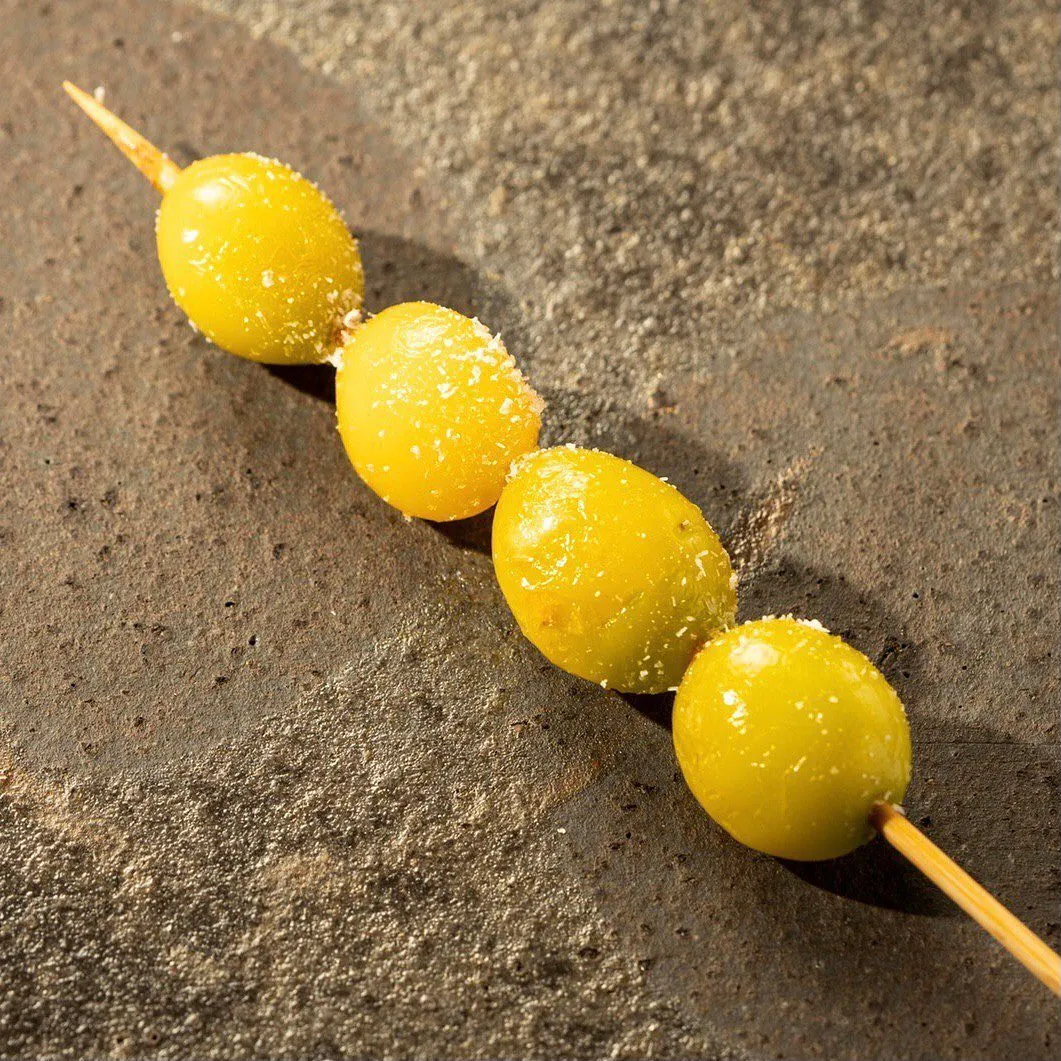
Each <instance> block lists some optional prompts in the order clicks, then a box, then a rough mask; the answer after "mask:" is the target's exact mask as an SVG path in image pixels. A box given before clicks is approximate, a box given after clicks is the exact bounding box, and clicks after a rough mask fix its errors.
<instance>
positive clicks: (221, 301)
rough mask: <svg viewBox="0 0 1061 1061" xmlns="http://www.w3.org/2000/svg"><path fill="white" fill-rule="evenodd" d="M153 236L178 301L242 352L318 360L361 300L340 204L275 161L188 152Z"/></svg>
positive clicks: (268, 358)
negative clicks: (193, 158) (191, 158)
mask: <svg viewBox="0 0 1061 1061" xmlns="http://www.w3.org/2000/svg"><path fill="white" fill-rule="evenodd" d="M156 237H157V241H158V256H159V261H160V262H161V263H162V273H163V275H164V276H165V278H166V286H167V287H168V288H169V290H170V294H171V295H172V296H173V298H174V300H175V301H176V303H177V305H178V306H180V307H181V309H182V310H184V312H185V313H187V314H188V316H189V317H190V318H191V321H192V323H193V324H194V325H195V326H196V327H197V328H198V329H199V330H200V331H201V332H202V333H203V334H204V335H205V336H206V337H207V338H208V339H211V340H212V341H213V342H215V343H216V344H217V345H218V346H220V347H221V348H222V349H223V350H227V351H229V353H233V354H238V355H239V356H240V357H246V358H249V359H250V360H252V361H265V362H268V363H270V364H278V365H286V364H304V363H307V362H319V361H323V360H324V359H325V358H326V357H328V356H329V355H330V354H331V353H332V352H333V351H334V349H335V347H336V346H337V344H338V336H339V330H340V326H341V324H342V320H343V317H344V316H346V314H348V313H350V312H351V311H353V310H358V309H360V307H361V298H362V294H363V291H364V280H363V276H362V272H361V257H360V255H359V254H358V250H357V243H356V242H355V240H354V238H353V236H351V235H350V233H349V231H348V230H347V228H346V225H345V224H344V223H343V219H342V217H340V215H339V211H338V210H336V209H335V207H334V206H332V204H331V203H330V202H329V201H328V199H327V198H326V197H325V196H324V195H323V193H321V192H320V191H319V190H318V189H317V188H316V187H315V186H314V185H313V184H311V183H310V182H309V181H308V180H306V179H305V177H301V176H299V174H297V173H295V171H294V170H292V169H289V168H288V167H287V166H284V165H281V164H280V163H279V162H273V161H271V160H269V159H266V158H261V157H260V156H258V155H250V154H247V155H216V156H214V157H213V158H206V159H202V160H201V161H199V162H193V163H192V164H191V165H190V166H188V167H187V169H184V170H182V171H181V173H180V175H179V176H178V177H177V179H176V181H175V182H174V183H173V185H172V186H171V187H170V188H169V189H168V190H167V191H166V193H165V195H164V197H163V199H162V206H161V207H160V208H159V212H158V223H157V226H156Z"/></svg>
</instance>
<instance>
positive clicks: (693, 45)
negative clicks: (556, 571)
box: [0, 0, 1061, 1061]
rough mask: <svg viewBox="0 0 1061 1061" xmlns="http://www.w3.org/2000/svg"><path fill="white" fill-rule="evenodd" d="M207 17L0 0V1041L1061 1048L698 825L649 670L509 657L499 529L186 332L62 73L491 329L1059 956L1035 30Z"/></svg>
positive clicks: (793, 18) (554, 11)
mask: <svg viewBox="0 0 1061 1061" xmlns="http://www.w3.org/2000/svg"><path fill="white" fill-rule="evenodd" d="M216 6H217V7H218V8H220V9H223V13H222V14H218V13H217V12H205V11H202V10H197V9H192V8H187V7H180V6H173V7H171V6H169V5H159V4H151V3H146V2H144V3H139V2H135V0H116V2H114V3H111V4H109V5H106V7H105V8H104V6H103V5H97V4H94V3H91V2H90V0H67V2H64V3H62V4H58V3H51V4H48V3H39V2H37V3H32V4H27V3H23V2H21V0H0V22H2V24H3V26H4V30H5V32H4V33H3V34H2V35H0V74H2V76H3V81H4V84H5V85H6V86H7V91H6V92H5V93H4V95H3V99H2V100H0V159H2V161H3V166H2V168H0V191H2V196H3V203H4V210H3V214H2V215H0V226H2V231H3V241H2V242H3V254H2V256H0V299H2V302H0V323H2V324H3V331H4V335H5V337H6V343H5V354H4V360H3V369H2V377H0V378H2V380H3V385H4V386H3V394H4V397H3V401H2V403H0V482H2V490H0V607H2V616H3V621H2V624H0V712H2V715H0V742H2V743H0V785H2V799H0V955H2V960H3V966H4V970H5V972H4V977H3V983H2V985H0V1055H3V1056H10V1057H70V1058H77V1057H84V1056H94V1057H96V1056H106V1057H145V1056H151V1057H173V1058H180V1057H189V1056H200V1057H232V1058H247V1057H307V1058H308V1057H326V1056H372V1057H375V1056H380V1057H382V1056H387V1057H424V1056H438V1057H478V1058H491V1057H503V1056H504V1057H603V1056H616V1057H631V1058H633V1057H649V1056H651V1057H704V1058H765V1057H785V1058H810V1057H818V1056H821V1057H830V1058H851V1059H860V1061H862V1059H868V1058H882V1059H885V1058H894V1057H900V1056H901V1057H907V1058H926V1059H938V1058H943V1057H954V1058H961V1059H963V1061H969V1059H974V1058H983V1059H992V1061H999V1059H1002V1058H1039V1057H1043V1058H1045V1057H1053V1056H1055V1055H1056V1050H1057V1037H1058V1011H1057V1007H1056V1005H1055V1004H1053V1003H1052V1001H1051V999H1050V997H1049V996H1048V995H1047V994H1046V992H1045V991H1044V990H1043V989H1041V988H1040V987H1039V985H1037V984H1036V983H1035V982H1034V981H1032V980H1031V979H1030V978H1029V977H1028V976H1027V975H1026V974H1025V973H1024V972H1023V971H1022V970H1021V969H1020V968H1019V967H1017V966H1016V965H1015V964H1014V963H1013V962H1011V961H1010V960H1009V959H1008V958H1007V957H1006V956H1005V955H1004V954H1003V953H1002V952H1001V951H1000V950H999V949H998V948H997V947H996V946H995V945H994V944H993V943H992V942H991V941H990V940H988V939H987V938H986V937H985V936H984V935H983V934H982V933H981V932H980V931H979V930H978V929H977V928H976V927H975V926H973V925H971V924H969V923H968V922H967V921H966V920H965V919H964V918H962V917H961V916H959V915H958V914H957V913H956V912H955V911H954V910H953V908H951V907H950V906H949V905H948V904H947V902H946V901H945V900H943V899H942V898H941V897H939V896H938V895H936V894H935V893H934V892H933V890H932V889H931V888H930V887H929V886H928V885H927V884H925V883H924V882H922V881H921V880H920V879H919V878H918V877H917V875H916V873H914V872H913V871H912V870H908V869H906V868H905V867H904V866H903V865H902V864H901V863H900V862H899V861H898V860H897V859H896V858H895V857H893V856H891V855H890V854H889V852H888V850H887V849H886V848H885V847H884V846H883V845H881V844H873V845H870V846H869V847H867V848H864V849H863V850H862V851H860V852H858V853H856V854H855V855H853V856H851V857H849V858H848V859H844V860H841V861H839V862H836V863H832V864H823V865H816V866H803V867H800V866H794V865H785V864H783V863H780V862H777V861H775V860H772V859H769V858H764V857H760V856H756V855H755V854H753V853H751V852H748V851H745V850H743V849H741V848H739V847H738V846H737V845H735V844H734V843H732V842H731V841H729V840H728V839H727V838H726V837H724V836H723V835H722V834H721V832H720V831H719V830H718V829H717V828H716V827H715V826H714V825H713V824H712V823H711V822H710V821H709V820H707V819H706V817H705V816H704V815H703V814H702V813H701V812H700V811H699V810H698V808H697V807H696V805H695V804H694V802H693V800H692V798H691V797H690V795H689V794H688V792H687V791H686V790H685V788H684V786H683V784H682V782H681V779H680V777H679V776H678V775H677V773H676V767H675V764H674V760H673V755H672V752H671V749H670V741H669V734H668V732H667V728H666V724H667V717H668V713H669V705H668V703H667V702H666V700H665V699H660V698H653V699H648V700H643V699H642V700H638V699H634V698H631V699H629V700H624V699H622V698H620V697H617V696H614V695H611V694H607V693H604V692H602V691H601V690H599V689H596V688H594V687H589V686H587V685H585V684H583V683H580V682H578V681H576V680H573V679H569V678H567V677H566V676H564V675H562V674H560V673H558V672H557V671H555V670H553V669H551V668H550V667H548V666H547V665H546V664H545V663H544V661H543V660H542V659H541V658H540V657H538V656H537V655H536V653H535V652H534V650H533V649H532V648H530V646H528V645H527V644H525V643H524V642H523V641H522V640H521V639H520V638H519V636H518V633H517V631H516V629H515V627H514V625H513V623H512V621H511V619H510V617H509V616H508V615H507V613H506V611H505V608H504V604H503V602H502V600H501V598H500V595H499V593H498V591H497V588H496V586H495V585H494V583H493V580H492V573H491V570H490V563H489V558H488V556H487V555H486V553H485V543H486V541H487V537H488V532H489V521H488V520H482V519H480V520H476V521H472V522H471V523H470V524H468V525H464V526H460V527H453V528H442V529H440V528H435V527H432V526H429V525H425V524H419V523H413V524H407V523H405V522H404V521H403V520H402V519H401V518H400V517H399V516H397V515H396V514H394V513H393V512H391V511H389V510H388V509H386V508H385V507H384V506H383V505H382V504H381V503H380V502H379V501H378V500H377V499H376V498H374V497H373V496H372V495H371V494H370V493H369V492H368V491H367V490H365V489H364V488H363V487H362V486H361V485H360V484H359V483H358V482H357V481H356V478H355V476H354V475H353V473H352V471H351V470H350V469H349V467H348V466H347V464H346V462H345V458H344V457H343V454H342V449H341V447H340V445H339V442H338V439H337V438H336V436H335V431H334V412H333V409H332V408H331V406H330V404H329V387H330V380H329V378H328V374H327V372H325V371H324V370H320V371H317V370H305V371H301V372H295V371H287V372H270V371H268V370H265V369H262V368H260V367H258V366H254V365H250V364H246V363H241V362H239V361H237V360H235V359H233V358H229V357H226V356H224V355H221V354H219V353H218V352H217V351H215V350H212V349H211V348H210V347H209V346H208V345H207V344H206V343H204V342H203V341H202V340H201V339H200V338H198V337H197V336H196V335H195V334H194V333H193V332H192V331H191V329H190V328H189V327H188V326H187V324H186V323H185V322H184V321H183V320H182V318H181V316H180V315H179V313H178V312H177V311H176V310H175V308H174V307H173V306H172V304H171V303H170V302H169V301H168V299H167V296H166V294H165V290H164V287H163V285H162V282H161V279H160V277H159V275H158V269H157V266H156V264H155V262H154V253H153V240H152V230H151V218H152V211H153V210H154V208H155V202H154V198H153V193H152V192H151V189H150V188H149V187H148V186H147V185H146V184H145V183H144V182H143V181H141V180H140V179H139V178H138V177H137V175H136V174H135V173H134V172H133V171H132V170H131V169H130V168H129V166H128V164H127V163H126V162H125V161H124V160H123V159H122V158H121V157H120V156H119V155H118V153H117V152H116V151H114V150H113V148H111V147H110V146H109V145H108V144H107V143H106V142H105V141H104V140H103V139H102V138H101V137H100V136H99V134H98V133H96V132H95V131H94V130H93V129H92V128H91V127H90V126H89V125H88V124H87V122H86V121H85V120H84V119H83V118H82V116H81V115H80V114H79V113H78V112H76V111H75V110H74V109H73V108H72V107H71V106H70V105H69V103H68V102H67V101H66V100H65V98H64V97H63V96H62V94H61V92H60V91H59V88H58V85H59V81H60V80H61V79H62V78H63V77H71V78H72V79H74V80H76V81H79V82H80V83H82V84H83V85H84V86H85V87H87V88H90V89H91V88H94V87H95V86H96V85H97V84H100V83H102V84H104V85H105V86H106V87H107V89H108V93H109V95H108V101H109V102H110V103H111V104H112V105H113V106H114V107H115V108H116V109H117V110H118V111H119V112H120V113H121V114H123V116H125V117H126V118H128V119H129V120H130V121H131V122H132V123H134V124H135V125H137V126H138V127H140V128H141V129H142V131H144V132H145V133H146V134H147V135H149V136H150V137H152V138H154V139H156V140H157V141H158V142H159V143H160V144H162V145H164V146H166V147H168V148H169V149H170V150H171V152H172V153H173V154H174V156H175V157H176V158H177V159H178V161H187V160H189V159H190V158H192V157H194V156H196V155H201V154H207V153H211V152H214V151H218V150H222V149H240V148H248V149H249V148H253V149H256V150H259V151H262V152H264V153H268V154H274V155H277V156H280V157H282V158H283V159H284V160H285V161H288V162H290V163H292V164H294V165H296V166H297V167H299V168H300V169H302V170H303V171H305V172H306V173H307V175H309V176H311V177H313V178H314V179H316V180H318V181H319V182H320V183H321V184H322V185H323V186H324V187H325V188H326V189H327V190H328V192H329V193H330V195H331V196H332V198H333V199H335V200H336V201H337V202H338V203H339V204H340V205H342V206H343V207H344V208H345V209H346V211H347V216H348V218H349V220H350V221H351V223H352V224H353V225H354V227H355V228H356V229H357V230H358V231H359V233H360V234H361V236H362V240H363V248H364V255H365V262H366V269H367V272H368V285H369V292H368V294H369V302H370V305H371V306H375V307H377V308H378V307H381V306H383V305H385V304H387V303H389V302H394V301H398V300H400V299H402V298H406V297H412V296H417V297H427V298H432V299H435V300H438V301H442V302H446V303H449V304H452V305H454V306H455V307H456V308H458V309H461V310H464V311H474V312H476V313H478V314H479V315H480V316H481V317H482V318H483V319H484V320H485V321H487V322H488V323H489V324H490V325H491V326H492V327H494V328H496V329H499V330H500V331H502V333H503V334H504V336H505V339H506V341H507V342H508V345H509V347H510V349H512V350H513V352H514V353H516V355H517V357H519V358H520V359H521V361H522V362H523V364H524V366H525V367H526V369H527V371H528V373H529V374H530V375H531V377H532V378H533V380H534V382H535V384H536V385H537V386H538V387H539V388H540V389H541V390H542V391H543V392H544V394H545V395H546V397H547V398H548V400H549V403H550V408H549V410H548V412H547V417H548V432H549V437H550V439H552V440H572V441H577V442H588V443H591V444H595V445H600V446H605V447H608V448H611V449H613V450H615V451H616V452H619V453H621V454H622V455H624V456H628V457H633V458H636V459H640V460H641V461H642V462H643V463H645V464H646V465H647V466H648V467H649V468H651V469H652V470H653V471H656V472H657V473H660V474H667V475H669V476H670V477H671V478H672V479H673V480H674V481H675V482H677V483H678V484H679V485H680V486H681V487H682V488H683V489H685V490H686V491H687V492H688V493H689V494H690V495H691V496H692V497H693V498H694V499H695V500H696V501H697V502H698V503H700V504H701V505H702V506H703V507H704V510H705V512H706V514H707V515H708V517H709V518H710V519H711V520H712V522H713V523H714V524H715V525H716V527H718V528H719V530H720V532H721V533H722V534H723V536H724V538H725V540H726V541H727V543H728V544H729V545H730V547H731V548H732V550H733V552H734V555H735V557H737V559H738V560H739V562H740V564H741V567H742V614H743V615H744V616H745V617H753V616H755V615H758V614H762V613H765V612H787V611H795V612H797V613H798V614H801V615H807V616H813V617H816V618H819V619H821V620H822V621H824V622H825V623H826V624H827V625H829V626H830V627H832V628H833V629H834V630H836V631H837V632H840V633H843V634H845V635H846V636H847V637H849V638H850V639H851V640H852V641H853V643H855V644H856V645H857V646H858V647H859V648H861V649H862V650H864V651H866V652H867V653H868V654H869V655H871V656H872V657H873V658H875V659H876V660H878V661H879V662H880V664H881V666H882V667H883V668H884V669H885V672H886V673H887V674H888V676H889V678H891V680H892V681H893V682H894V683H895V684H896V686H897V688H898V689H899V691H900V693H901V694H902V696H903V698H904V700H905V702H906V704H907V706H908V709H909V712H910V716H911V722H912V726H913V732H914V737H915V781H914V784H913V786H912V788H911V792H910V794H909V797H908V805H909V809H910V813H911V815H912V817H913V818H914V819H915V821H918V822H920V823H922V824H923V826H924V827H925V828H926V829H927V830H928V831H929V832H930V833H931V835H932V836H933V837H934V838H936V839H937V840H938V841H939V842H940V843H941V844H942V845H943V846H944V847H945V848H947V849H948V850H950V851H952V852H953V853H954V854H956V855H957V856H959V857H960V859H961V860H962V861H963V862H964V863H965V864H966V865H967V866H968V867H969V868H970V869H971V870H972V871H973V872H974V874H976V875H977V876H978V877H979V878H980V879H981V880H982V881H983V882H984V883H985V884H986V885H987V886H988V887H990V888H991V889H992V890H994V891H995V892H996V893H997V894H999V895H1000V897H1001V898H1003V900H1005V901H1006V902H1007V903H1009V904H1010V905H1011V906H1012V908H1013V909H1014V910H1015V911H1016V912H1017V913H1018V914H1019V915H1020V916H1022V917H1025V918H1026V919H1027V920H1028V921H1029V923H1030V924H1031V925H1032V926H1033V927H1034V928H1036V929H1037V930H1038V931H1040V932H1042V933H1044V934H1045V935H1046V936H1047V937H1048V938H1049V939H1050V940H1051V941H1052V942H1053V943H1054V945H1055V946H1056V945H1057V944H1058V942H1059V926H1058V915H1057V909H1058V895H1059V885H1058V872H1057V870H1058V867H1057V847H1058V819H1057V776H1058V758H1057V737H1058V734H1057V701H1056V697H1057V684H1056V671H1057V656H1056V651H1057V637H1058V629H1059V618H1061V616H1059V613H1058V599H1057V577H1056V576H1057V546H1058V525H1057V470H1058V469H1057V454H1056V424H1057V390H1058V388H1057V370H1056V352H1057V339H1058V335H1057V331H1058V305H1057V298H1056V293H1055V290H1056V271H1057V270H1056V260H1055V248H1056V234H1057V210H1056V170H1057V150H1056V145H1057V132H1058V130H1057V91H1056V84H1057V74H1058V71H1057V62H1056V44H1057V40H1056V26H1055V13H1054V12H1053V11H1052V10H1050V8H1049V6H1048V5H1045V4H1031V5H1024V4H978V5H966V6H961V5H956V6H954V7H953V8H948V9H946V10H944V9H940V10H938V11H937V10H935V9H933V8H925V7H924V6H923V5H919V4H912V3H906V4H888V3H884V4H872V5H870V4H848V3H845V4H833V3H821V4H818V5H795V4H792V5H788V4H771V5H755V6H754V12H752V11H750V10H749V9H748V8H747V5H744V4H738V3H736V2H723V3H717V4H711V5H693V4H682V5H679V4H640V3H631V4H628V5H626V4H620V3H613V4H602V5H592V6H591V5H585V4H581V3H574V2H571V3H561V2H551V3H543V4H521V3H505V4H497V3H493V2H490V0H481V2H479V3H464V4H443V3H430V4H422V5H404V4H390V3H367V2H363V3H362V2H357V3H341V4H340V3H334V2H324V0H311V2H308V3H301V4H296V3H293V2H292V3H274V2H268V3H263V2H254V0H231V2H226V3H219V4H217V5H216ZM224 13H227V15H228V16H231V17H226V16H225V14H224Z"/></svg>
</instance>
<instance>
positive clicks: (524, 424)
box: [335, 302, 542, 520]
mask: <svg viewBox="0 0 1061 1061" xmlns="http://www.w3.org/2000/svg"><path fill="white" fill-rule="evenodd" d="M335 404H336V412H337V414H338V417H339V433H340V434H341V435H342V438H343V445H344V446H345V447H346V452H347V454H348V455H349V457H350V460H351V461H352V462H353V465H354V467H355V468H356V469H357V473H358V475H360V476H361V478H362V479H364V481H365V482H366V483H367V484H368V485H369V486H370V487H371V488H372V489H373V490H375V491H376V493H377V494H379V495H380V497H382V498H383V500H384V501H387V502H388V503H389V504H391V505H394V507H395V508H397V509H399V510H400V511H401V512H403V513H405V515H407V516H419V517H421V518H423V519H431V520H453V519H464V518H465V517H467V516H474V515H476V514H477V513H479V512H483V511H485V510H486V509H488V508H489V507H490V506H491V505H492V504H494V502H496V501H497V498H498V495H499V494H500V493H501V487H502V486H503V485H504V482H505V476H506V474H507V473H508V469H509V467H510V466H511V464H512V461H513V460H515V458H516V457H519V456H520V455H521V454H524V453H526V452H527V451H528V450H531V449H533V448H534V447H535V446H536V445H537V444H538V432H539V430H540V429H541V409H542V403H541V399H540V398H539V397H538V396H537V395H536V394H535V393H534V391H533V390H531V388H530V387H529V386H528V384H527V382H526V380H525V379H524V378H523V376H522V375H521V374H520V371H519V369H518V368H517V367H516V363H515V361H514V360H513V359H512V356H511V354H509V353H508V351H507V350H506V349H505V347H504V345H503V344H502V342H501V340H500V339H498V338H496V337H494V336H492V335H491V334H490V332H489V331H488V330H487V329H486V328H484V327H483V325H482V324H480V323H479V322H478V321H477V320H472V319H471V318H469V317H465V316H463V315H462V314H460V313H457V312H456V311H454V310H451V309H445V308H443V307H442V306H435V305H432V304H431V303H430V302H406V303H403V304H402V305H399V306H391V307H390V309H385V310H384V311H383V312H382V313H380V314H379V315H378V316H376V317H373V318H372V319H371V320H369V321H367V322H366V323H365V324H363V325H361V326H360V327H358V328H357V329H356V330H355V331H354V332H353V334H352V335H351V337H350V339H349V340H348V342H347V344H346V346H345V348H344V349H343V353H342V359H341V362H340V365H339V371H338V375H337V377H336V381H335Z"/></svg>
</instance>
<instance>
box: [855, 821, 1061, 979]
mask: <svg viewBox="0 0 1061 1061" xmlns="http://www.w3.org/2000/svg"><path fill="white" fill-rule="evenodd" d="M869 820H870V824H871V825H872V826H873V828H874V829H876V830H877V831H878V832H879V833H880V834H881V835H882V836H883V837H884V839H885V840H887V841H888V843H889V844H891V845H892V847H894V848H895V849H896V850H897V851H898V852H899V853H900V854H901V855H903V856H904V857H905V858H908V859H909V860H910V861H911V862H912V863H913V864H914V865H915V866H916V867H917V868H918V869H919V870H921V872H922V873H924V875H925V876H926V877H928V879H929V880H930V881H932V883H933V884H935V885H936V887H938V888H939V889H940V890H941V891H942V892H943V893H944V894H946V895H947V896H949V897H950V898H951V899H953V900H954V901H955V902H956V903H957V904H958V905H959V906H960V907H961V908H962V909H963V910H964V911H965V912H966V913H967V914H968V915H969V916H970V917H971V918H972V919H973V920H974V921H975V922H976V923H977V924H978V925H979V926H980V927H981V928H982V929H984V931H986V932H988V933H990V934H991V935H992V936H994V938H995V939H996V940H998V942H999V943H1001V944H1002V946H1003V947H1005V948H1006V950H1008V951H1009V952H1010V954H1012V955H1013V957H1014V958H1016V959H1017V961H1019V962H1021V963H1022V964H1023V965H1024V966H1025V968H1026V969H1028V970H1029V971H1030V972H1031V973H1033V974H1034V975H1035V976H1037V977H1038V978H1039V979H1040V980H1042V982H1043V983H1044V984H1046V986H1047V987H1048V988H1050V990H1051V991H1053V993H1054V994H1055V995H1061V956H1059V955H1058V954H1056V953H1055V952H1054V951H1053V950H1051V949H1050V948H1049V947H1048V946H1047V945H1046V944H1045V943H1044V942H1043V941H1042V940H1041V939H1040V938H1039V937H1038V936H1037V935H1036V934H1035V933H1034V932H1032V930H1031V929H1030V928H1028V926H1027V925H1025V924H1024V923H1023V922H1021V921H1019V920H1018V919H1017V918H1016V917H1014V916H1013V914H1011V913H1010V912H1009V911H1008V910H1007V909H1006V908H1005V907H1004V906H1003V905H1002V904H1001V903H1000V902H999V901H998V900H997V899H996V898H995V897H994V896H993V895H991V894H990V893H989V892H988V891H986V890H985V889H984V888H983V887H981V886H980V885H979V884H977V883H976V881H975V880H973V878H972V877H970V876H969V874H968V873H966V872H965V870H963V869H962V868H961V867H960V866H959V865H958V864H957V863H955V862H954V861H953V860H952V859H951V858H950V857H949V856H947V855H945V854H944V853H943V852H942V851H941V850H940V849H939V848H938V847H936V845H935V844H934V843H932V841H931V840H929V838H928V837H927V836H925V834H924V833H923V832H921V830H920V829H918V828H917V826H916V825H913V824H912V823H911V822H910V821H909V820H908V819H907V818H906V816H905V815H904V814H903V813H902V812H901V811H900V810H898V809H897V808H896V807H894V806H892V805H891V804H890V803H877V804H875V805H874V807H873V810H872V811H871V812H870V819H869Z"/></svg>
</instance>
